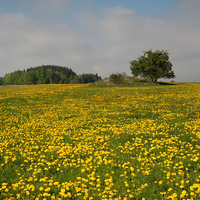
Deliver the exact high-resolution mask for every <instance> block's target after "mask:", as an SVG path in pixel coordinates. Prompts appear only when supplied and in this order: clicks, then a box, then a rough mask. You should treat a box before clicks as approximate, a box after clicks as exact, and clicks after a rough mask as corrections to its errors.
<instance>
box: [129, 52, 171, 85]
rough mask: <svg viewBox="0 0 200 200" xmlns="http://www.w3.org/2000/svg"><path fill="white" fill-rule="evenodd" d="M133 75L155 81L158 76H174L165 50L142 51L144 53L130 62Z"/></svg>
mask: <svg viewBox="0 0 200 200" xmlns="http://www.w3.org/2000/svg"><path fill="white" fill-rule="evenodd" d="M130 64H131V66H130V69H131V72H132V74H133V75H134V76H141V77H144V78H147V79H150V80H151V81H152V82H156V81H157V80H158V79H159V78H175V74H174V72H173V71H172V64H171V62H170V61H169V53H168V52H167V51H164V50H162V51H160V50H156V51H154V52H153V51H152V50H149V51H144V55H143V56H140V57H139V58H138V59H137V60H133V61H131V62H130Z"/></svg>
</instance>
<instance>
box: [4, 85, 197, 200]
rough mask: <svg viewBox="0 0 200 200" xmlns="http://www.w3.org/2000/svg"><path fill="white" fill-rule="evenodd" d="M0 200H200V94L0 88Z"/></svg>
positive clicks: (189, 90) (174, 89) (169, 89)
mask: <svg viewBox="0 0 200 200" xmlns="http://www.w3.org/2000/svg"><path fill="white" fill-rule="evenodd" d="M2 199H10V200H11V199H36V200H39V199H43V200H50V199H52V200H53V199H57V200H62V199H80V200H81V199H86V200H88V199H89V200H92V199H93V200H108V199H110V200H115V199H116V200H121V199H122V200H128V199H136V200H147V199H149V200H152V199H157V200H162V199H172V200H175V199H177V200H178V199H186V200H188V199H190V200H194V199H200V84H197V83H174V84H173V85H160V86H159V85H155V86H148V87H146V86H143V87H128V86H124V87H119V86H116V87H115V86H94V85H87V84H86V85H81V84H80V85H59V84H58V85H29V86H25V85H24V86H1V87H0V200H2Z"/></svg>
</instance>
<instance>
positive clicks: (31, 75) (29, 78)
mask: <svg viewBox="0 0 200 200" xmlns="http://www.w3.org/2000/svg"><path fill="white" fill-rule="evenodd" d="M36 80H37V79H36V75H35V72H34V71H31V70H30V71H27V72H26V74H25V76H24V84H25V85H31V84H36Z"/></svg>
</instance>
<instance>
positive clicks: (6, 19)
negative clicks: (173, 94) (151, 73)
mask: <svg viewBox="0 0 200 200" xmlns="http://www.w3.org/2000/svg"><path fill="white" fill-rule="evenodd" d="M199 9H200V1H199V0H190V1H189V0H151V1H150V0H18V1H16V0H2V1H0V26H1V31H0V59H1V63H0V76H4V75H5V74H6V73H9V72H13V71H15V70H18V69H19V70H23V69H26V68H29V67H35V66H39V65H43V64H56V65H61V66H65V67H70V68H71V69H72V70H74V71H75V72H76V73H77V74H81V73H98V74H99V75H100V76H102V77H103V78H104V77H108V76H109V75H110V74H111V73H116V72H126V73H127V74H128V75H131V72H130V64H129V62H130V61H131V60H134V59H137V58H138V56H140V55H142V54H143V51H147V50H149V49H152V50H156V49H160V50H162V49H164V50H168V51H169V53H170V60H171V62H172V64H173V70H174V72H175V74H176V76H177V78H176V79H175V81H182V82H199V81H200V27H199V20H200V14H199Z"/></svg>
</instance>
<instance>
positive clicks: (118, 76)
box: [110, 72, 126, 84]
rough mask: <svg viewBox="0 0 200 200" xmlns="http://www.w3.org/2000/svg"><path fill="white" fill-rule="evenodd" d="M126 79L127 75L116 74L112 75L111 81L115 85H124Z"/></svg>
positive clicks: (123, 73)
mask: <svg viewBox="0 0 200 200" xmlns="http://www.w3.org/2000/svg"><path fill="white" fill-rule="evenodd" d="M125 78H126V73H125V72H122V73H115V74H111V75H110V81H111V82H113V83H115V84H122V83H123V82H124V80H125Z"/></svg>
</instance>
